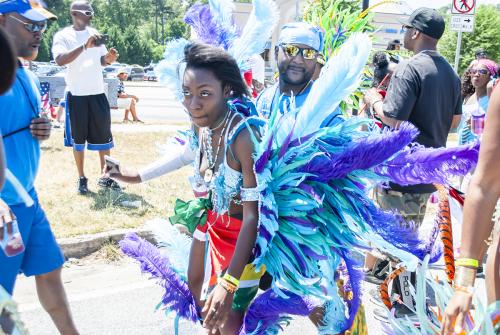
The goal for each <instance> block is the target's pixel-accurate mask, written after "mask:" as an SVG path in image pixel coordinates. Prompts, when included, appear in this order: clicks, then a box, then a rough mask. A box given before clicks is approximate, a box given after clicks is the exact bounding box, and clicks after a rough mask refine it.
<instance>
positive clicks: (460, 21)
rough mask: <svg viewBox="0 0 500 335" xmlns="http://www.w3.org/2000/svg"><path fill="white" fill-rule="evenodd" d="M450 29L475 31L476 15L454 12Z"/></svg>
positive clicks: (467, 31) (466, 31)
mask: <svg viewBox="0 0 500 335" xmlns="http://www.w3.org/2000/svg"><path fill="white" fill-rule="evenodd" d="M450 29H451V30H452V31H462V32H465V33H472V32H473V31H474V15H463V14H458V15H457V14H452V15H451V22H450Z"/></svg>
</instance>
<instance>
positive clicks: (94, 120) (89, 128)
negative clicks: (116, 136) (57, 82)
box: [64, 92, 113, 151]
mask: <svg viewBox="0 0 500 335" xmlns="http://www.w3.org/2000/svg"><path fill="white" fill-rule="evenodd" d="M65 123H66V127H65V132H64V145H65V146H67V147H73V149H74V150H76V151H83V150H85V146H87V149H89V150H108V149H111V148H112V147H113V135H111V112H110V109H109V103H108V99H107V98H106V95H105V94H104V93H103V94H97V95H85V96H75V95H72V94H71V93H70V92H68V94H67V96H66V122H65Z"/></svg>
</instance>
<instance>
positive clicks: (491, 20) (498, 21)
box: [438, 5, 500, 74]
mask: <svg viewBox="0 0 500 335" xmlns="http://www.w3.org/2000/svg"><path fill="white" fill-rule="evenodd" d="M475 21H476V22H475V26H474V32H473V33H462V50H461V53H460V65H459V71H458V72H459V73H460V74H461V73H463V71H464V70H465V69H466V68H467V67H468V66H469V64H470V62H471V61H472V60H474V58H475V52H476V50H477V49H484V50H485V51H486V54H487V55H488V57H489V58H491V59H493V60H494V61H497V62H498V61H499V60H500V9H499V8H498V6H494V5H481V6H479V7H478V8H477V11H476V17H475ZM446 22H447V25H446V32H445V34H444V36H443V37H442V39H441V41H440V42H439V45H438V47H439V51H440V53H441V54H442V55H443V56H444V57H445V58H446V59H447V60H448V61H449V62H450V63H451V64H454V62H455V50H456V47H457V36H458V33H457V32H454V31H451V30H450V27H449V22H450V15H449V14H448V15H447V17H446Z"/></svg>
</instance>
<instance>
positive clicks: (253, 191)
mask: <svg viewBox="0 0 500 335" xmlns="http://www.w3.org/2000/svg"><path fill="white" fill-rule="evenodd" d="M260 192H261V188H260V187H258V186H257V187H252V188H244V187H242V188H241V193H240V196H241V201H259V199H260Z"/></svg>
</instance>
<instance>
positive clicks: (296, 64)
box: [256, 22, 342, 126]
mask: <svg viewBox="0 0 500 335" xmlns="http://www.w3.org/2000/svg"><path fill="white" fill-rule="evenodd" d="M323 38H324V36H323V32H322V31H321V30H320V29H319V28H318V27H314V26H312V25H310V24H308V23H305V22H292V23H288V24H285V25H284V26H283V27H282V28H281V32H280V37H279V40H278V45H277V46H276V48H275V57H276V60H277V62H278V72H279V80H278V82H277V83H276V84H274V85H273V86H271V87H269V88H267V89H265V90H264V91H263V92H262V93H261V94H260V96H259V97H258V98H257V101H256V108H257V112H258V113H259V114H260V115H261V116H262V117H264V118H269V116H270V115H272V114H273V113H274V112H275V111H276V110H278V111H279V113H281V114H283V113H285V112H288V111H289V110H290V108H291V97H292V96H293V97H294V101H295V107H296V108H300V107H301V106H302V105H303V104H304V103H305V101H306V99H307V96H308V95H309V92H310V91H311V87H312V84H313V78H314V74H315V70H316V64H317V62H318V56H319V54H320V51H321V50H323ZM341 115H342V112H341V110H340V109H339V108H337V110H335V112H334V113H333V114H332V115H331V116H330V118H329V119H328V120H326V122H325V123H324V124H323V126H327V125H328V126H333V125H335V124H337V123H340V122H341V121H342V118H341Z"/></svg>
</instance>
